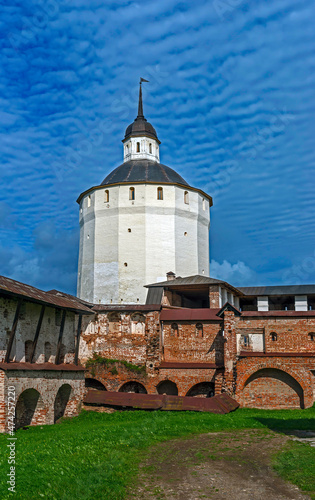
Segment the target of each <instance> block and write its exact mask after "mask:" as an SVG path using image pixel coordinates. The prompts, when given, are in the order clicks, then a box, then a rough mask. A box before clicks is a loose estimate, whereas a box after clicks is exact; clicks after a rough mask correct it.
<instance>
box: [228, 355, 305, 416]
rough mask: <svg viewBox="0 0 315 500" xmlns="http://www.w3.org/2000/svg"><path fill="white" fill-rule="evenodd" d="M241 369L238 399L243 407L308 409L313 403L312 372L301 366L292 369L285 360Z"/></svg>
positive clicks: (237, 392) (238, 378)
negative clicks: (309, 372) (310, 380)
mask: <svg viewBox="0 0 315 500" xmlns="http://www.w3.org/2000/svg"><path fill="white" fill-rule="evenodd" d="M238 371H239V366H238ZM242 371H243V374H242V375H241V376H238V377H237V389H236V399H237V400H238V401H239V402H240V403H241V404H243V405H244V406H253V407H264V406H265V407H269V408H275V407H279V406H280V407H281V406H282V407H300V408H308V407H310V406H312V404H313V394H312V391H311V385H310V384H309V383H308V382H309V381H308V379H309V374H308V373H307V370H305V369H304V368H302V367H299V368H298V369H291V367H290V366H287V365H286V364H285V363H283V362H282V363H279V362H272V361H269V362H268V361H265V362H260V363H257V364H256V366H251V367H250V368H249V367H248V369H246V366H245V367H244V366H243V370H242ZM259 384H260V385H261V387H260V388H259V389H258V386H259ZM272 386H273V388H272ZM273 391H274V392H273ZM259 393H262V395H259ZM294 394H295V396H294ZM298 401H299V403H297V402H298Z"/></svg>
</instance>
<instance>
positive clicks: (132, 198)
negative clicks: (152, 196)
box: [129, 187, 135, 200]
mask: <svg viewBox="0 0 315 500" xmlns="http://www.w3.org/2000/svg"><path fill="white" fill-rule="evenodd" d="M134 199H135V188H134V187H131V188H130V189H129V200H134Z"/></svg>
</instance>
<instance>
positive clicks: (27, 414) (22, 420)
mask: <svg viewBox="0 0 315 500" xmlns="http://www.w3.org/2000/svg"><path fill="white" fill-rule="evenodd" d="M45 415H46V409H45V406H44V402H43V399H42V397H41V395H40V393H39V392H38V391H37V390H36V389H33V388H28V389H25V390H24V391H23V392H21V394H20V395H19V397H18V399H17V404H16V408H15V428H16V429H20V428H21V427H25V426H28V425H38V424H45Z"/></svg>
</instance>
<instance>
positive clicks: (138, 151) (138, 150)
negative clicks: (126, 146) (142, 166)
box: [137, 142, 140, 153]
mask: <svg viewBox="0 0 315 500" xmlns="http://www.w3.org/2000/svg"><path fill="white" fill-rule="evenodd" d="M137 153H140V142H137Z"/></svg>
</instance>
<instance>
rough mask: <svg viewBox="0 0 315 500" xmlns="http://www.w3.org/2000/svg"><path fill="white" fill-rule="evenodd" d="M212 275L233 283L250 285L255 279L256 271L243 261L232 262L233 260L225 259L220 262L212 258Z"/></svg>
mask: <svg viewBox="0 0 315 500" xmlns="http://www.w3.org/2000/svg"><path fill="white" fill-rule="evenodd" d="M210 276H211V278H216V279H220V280H223V281H226V282H228V283H230V284H231V285H235V286H248V285H250V284H252V282H253V279H255V272H254V271H253V270H252V269H250V267H248V266H247V265H246V264H245V263H244V262H241V261H238V262H236V263H235V264H231V262H228V261H227V260H224V261H223V262H222V264H220V263H219V262H217V261H216V260H211V262H210Z"/></svg>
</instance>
